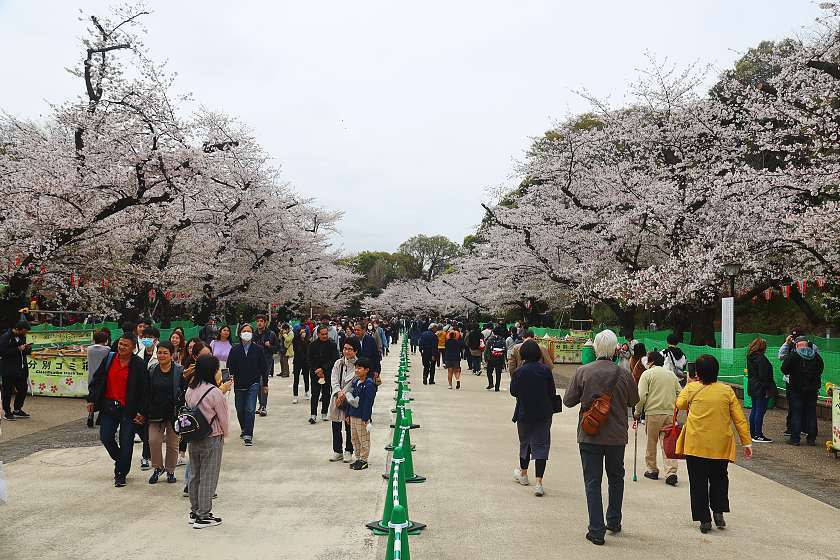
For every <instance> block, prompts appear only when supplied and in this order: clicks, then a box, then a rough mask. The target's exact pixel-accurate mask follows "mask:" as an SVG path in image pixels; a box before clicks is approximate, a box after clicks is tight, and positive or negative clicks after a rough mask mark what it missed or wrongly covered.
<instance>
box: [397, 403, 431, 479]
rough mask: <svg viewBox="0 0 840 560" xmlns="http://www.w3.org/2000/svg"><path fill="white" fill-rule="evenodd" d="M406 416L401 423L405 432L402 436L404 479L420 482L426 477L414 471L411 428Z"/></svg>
mask: <svg viewBox="0 0 840 560" xmlns="http://www.w3.org/2000/svg"><path fill="white" fill-rule="evenodd" d="M407 421H408V419H407V418H405V419H403V425H402V432H403V434H405V435H404V436H403V437H402V447H403V459H404V462H403V465H404V469H402V470H404V471H405V481H406V482H407V483H409V484H419V483H421V482H426V477H425V476H422V475H419V474H417V473H415V472H414V458H413V456H412V453H411V428H409V426H410V424H407V423H406V422H407Z"/></svg>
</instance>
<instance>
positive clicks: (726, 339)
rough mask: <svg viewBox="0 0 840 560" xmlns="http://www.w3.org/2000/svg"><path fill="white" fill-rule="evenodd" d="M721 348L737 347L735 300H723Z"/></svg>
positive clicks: (726, 298) (727, 298) (728, 298)
mask: <svg viewBox="0 0 840 560" xmlns="http://www.w3.org/2000/svg"><path fill="white" fill-rule="evenodd" d="M721 304H722V305H721V315H720V347H721V348H734V347H735V300H734V298H731V297H725V298H723V299H722V300H721Z"/></svg>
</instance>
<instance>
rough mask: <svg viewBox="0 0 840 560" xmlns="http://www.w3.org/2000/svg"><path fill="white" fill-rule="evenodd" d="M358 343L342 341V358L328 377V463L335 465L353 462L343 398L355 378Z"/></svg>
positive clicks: (345, 401) (353, 340) (344, 399)
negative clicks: (330, 452) (329, 386)
mask: <svg viewBox="0 0 840 560" xmlns="http://www.w3.org/2000/svg"><path fill="white" fill-rule="evenodd" d="M359 349H360V346H359V341H358V340H356V339H355V338H348V339H346V340H345V341H344V346H343V347H342V349H341V354H342V357H341V359H339V360H336V362H335V365H333V369H332V374H331V375H330V385H331V388H332V393H331V396H330V407H329V409H328V410H327V417H328V418H329V419H330V422H331V423H332V440H333V456H332V457H331V458H330V461H332V462H333V463H337V462H339V461H344V462H345V463H352V462H353V442H352V441H351V440H350V423H349V421H348V418H347V399H346V398H345V397H344V390H345V389H347V388H349V387H350V384H351V383H352V382H353V380H354V379H355V378H356V367H355V364H356V355H357V354H358V353H359ZM342 424H344V438H343V439H344V442H343V444H344V447H343V449H344V451H343V452H342V434H341V431H342V430H341V425H342Z"/></svg>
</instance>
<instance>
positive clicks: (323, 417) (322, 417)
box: [321, 414, 327, 422]
mask: <svg viewBox="0 0 840 560" xmlns="http://www.w3.org/2000/svg"><path fill="white" fill-rule="evenodd" d="M321 420H322V421H324V422H326V421H327V415H326V414H322V415H321Z"/></svg>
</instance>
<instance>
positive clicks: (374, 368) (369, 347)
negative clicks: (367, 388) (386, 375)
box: [356, 334, 382, 373]
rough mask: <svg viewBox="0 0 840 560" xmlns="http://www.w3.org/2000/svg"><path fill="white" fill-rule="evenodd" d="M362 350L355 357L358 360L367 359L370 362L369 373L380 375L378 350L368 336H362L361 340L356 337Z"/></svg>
mask: <svg viewBox="0 0 840 560" xmlns="http://www.w3.org/2000/svg"><path fill="white" fill-rule="evenodd" d="M356 340H358V341H359V344H360V345H361V347H362V349H361V350H360V351H359V353H358V354H357V356H358V357H359V358H367V359H368V360H370V371H371V372H376V373H382V356H380V355H379V348H378V347H377V346H376V341H375V340H374V339H373V337H372V336H371V335H369V334H366V335H364V336H363V337H362V338H361V339H360V338H359V337H356Z"/></svg>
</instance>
